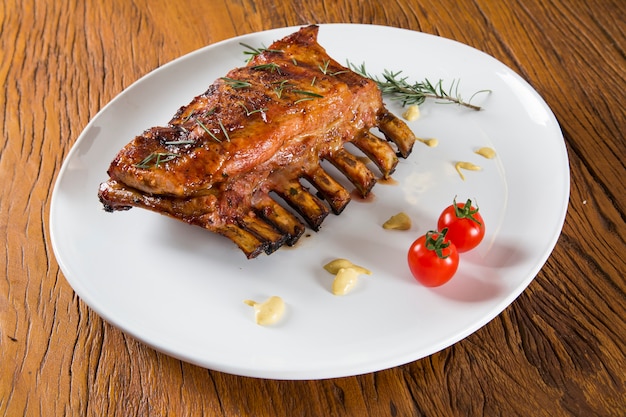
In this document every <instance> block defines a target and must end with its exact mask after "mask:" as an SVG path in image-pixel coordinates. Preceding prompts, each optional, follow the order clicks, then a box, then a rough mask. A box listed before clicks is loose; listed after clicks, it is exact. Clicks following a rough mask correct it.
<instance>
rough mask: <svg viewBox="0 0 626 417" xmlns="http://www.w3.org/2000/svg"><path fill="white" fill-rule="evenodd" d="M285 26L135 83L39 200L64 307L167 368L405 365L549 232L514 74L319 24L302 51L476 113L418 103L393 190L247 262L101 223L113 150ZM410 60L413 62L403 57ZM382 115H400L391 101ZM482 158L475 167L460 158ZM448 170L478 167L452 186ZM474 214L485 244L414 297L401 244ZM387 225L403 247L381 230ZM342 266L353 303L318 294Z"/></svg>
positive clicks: (477, 323)
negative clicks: (402, 79) (424, 83)
mask: <svg viewBox="0 0 626 417" xmlns="http://www.w3.org/2000/svg"><path fill="white" fill-rule="evenodd" d="M297 29H298V28H295V27H294V28H283V29H275V30H270V31H265V32H260V33H255V34H250V35H245V36H241V37H238V38H234V39H230V40H226V41H223V42H219V43H217V44H214V45H211V46H208V47H206V48H203V49H200V50H198V51H196V52H193V53H191V54H188V55H185V56H183V57H181V58H179V59H177V60H175V61H173V62H171V63H169V64H167V65H164V66H162V67H161V68H158V69H157V70H155V71H153V72H151V73H150V74H148V75H146V76H145V77H143V78H141V79H140V80H139V81H137V82H136V83H134V84H133V85H131V86H130V87H129V88H128V89H126V90H125V91H124V92H122V93H121V94H120V95H119V96H118V97H116V98H115V99H114V100H112V101H111V102H110V103H109V104H108V105H107V106H105V107H104V108H103V109H102V110H101V111H100V112H99V113H98V114H97V115H96V116H95V117H94V118H93V120H92V121H91V122H90V123H89V124H88V125H87V127H86V128H85V130H84V131H83V133H82V134H81V135H80V137H79V138H78V140H77V141H76V143H75V145H74V147H73V148H72V150H71V151H70V153H69V154H68V156H67V158H66V160H65V162H64V164H63V166H62V168H61V171H60V173H59V176H58V179H57V183H56V186H55V189H54V192H53V196H52V204H51V211H50V229H51V238H52V244H53V248H54V252H55V254H56V257H57V260H58V262H59V265H60V267H61V270H62V271H63V273H64V275H65V277H66V278H67V280H68V281H69V283H70V284H71V286H72V287H73V289H74V290H75V291H76V293H77V294H78V296H79V297H80V298H81V299H82V300H83V301H84V302H85V303H87V304H88V305H89V306H90V307H91V308H92V309H93V310H94V311H96V312H97V313H98V314H99V315H101V316H102V317H103V318H104V319H105V320H107V321H108V322H110V323H112V324H113V325H115V326H117V327H119V328H120V329H122V330H123V331H125V332H127V333H128V334H130V335H132V336H133V337H135V338H137V339H139V340H141V341H143V342H144V343H146V344H148V345H150V346H152V347H154V348H155V349H157V350H159V351H162V352H165V353H167V354H169V355H172V356H174V357H177V358H180V359H182V360H185V361H188V362H191V363H194V364H197V365H200V366H203V367H206V368H209V369H214V370H219V371H224V372H228V373H232V374H238V375H245V376H253V377H262V378H275V379H319V378H330V377H341V376H348V375H356V374H362V373H367V372H372V371H377V370H381V369H385V368H389V367H393V366H397V365H401V364H405V363H408V362H411V361H414V360H417V359H420V358H423V357H425V356H427V355H430V354H432V353H434V352H437V351H439V350H441V349H444V348H446V347H447V346H450V345H451V344H453V343H455V342H457V341H459V340H461V339H463V338H464V337H466V336H468V335H469V334H471V333H472V332H474V331H476V330H477V329H478V328H480V327H481V326H483V325H485V324H486V323H487V322H489V321H490V320H491V319H493V318H494V317H495V316H496V315H498V314H499V313H500V312H502V310H503V309H504V308H506V307H507V306H508V305H509V304H510V303H511V302H512V301H513V300H515V298H516V297H517V296H518V295H519V294H520V293H521V292H522V291H523V290H524V289H525V288H526V287H527V286H528V284H529V283H530V282H531V281H532V280H533V278H534V277H535V276H536V274H537V273H538V271H539V270H540V269H541V267H542V266H543V264H544V263H545V261H546V259H547V258H548V256H549V254H550V253H551V251H552V249H553V248H554V245H555V244H556V241H557V239H558V236H559V234H560V231H561V228H562V225H563V221H564V217H565V213H566V208H567V202H568V196H569V165H568V159H567V153H566V148H565V145H564V141H563V137H562V135H561V131H560V128H559V125H558V123H557V121H556V120H555V117H554V115H553V114H552V112H551V110H550V109H549V108H548V106H547V105H546V104H545V102H544V101H543V100H542V99H541V97H540V96H539V95H538V94H537V93H536V92H535V91H534V90H533V89H532V88H531V87H530V86H529V85H528V84H527V83H526V82H525V81H524V80H523V79H522V78H520V77H519V76H518V75H517V74H516V73H514V72H513V71H512V70H511V69H509V68H507V67H506V66H505V65H503V64H502V63H500V62H499V61H497V60H495V59H494V58H492V57H490V56H488V55H486V54H484V53H482V52H480V51H477V50H475V49H473V48H471V47H468V46H466V45H463V44H460V43H457V42H455V41H451V40H448V39H444V38H440V37H436V36H432V35H427V34H423V33H418V32H413V31H408V30H402V29H397V28H392V27H383V26H371V25H351V24H328V25H321V26H320V30H319V42H320V44H321V45H322V46H324V47H325V48H326V49H327V51H328V53H329V55H330V56H332V57H333V58H335V59H336V60H337V61H339V62H347V61H349V62H351V63H354V64H356V65H360V64H365V66H366V68H367V70H368V72H369V73H370V74H373V75H378V74H381V73H382V72H383V71H384V70H385V69H387V70H391V71H402V75H403V76H406V77H408V79H409V81H419V80H422V79H424V78H428V79H430V80H431V81H433V82H436V81H438V80H439V79H443V80H444V86H449V85H450V84H451V83H453V82H454V83H456V84H455V88H454V90H455V91H458V92H459V93H460V94H461V95H462V96H463V97H465V98H469V97H470V96H471V95H472V94H473V93H474V92H476V91H478V90H484V89H488V90H491V93H490V94H479V95H477V96H475V97H474V98H473V99H472V100H473V101H472V102H473V103H474V104H477V105H480V106H483V108H484V109H483V110H482V111H478V112H477V111H473V110H468V109H465V108H462V107H459V106H456V105H446V104H440V103H436V102H428V103H426V104H424V105H423V106H422V107H421V117H420V118H419V119H418V120H416V121H413V122H410V123H409V125H410V127H411V128H412V129H413V130H414V132H415V133H416V134H417V135H418V136H420V137H429V138H430V137H434V138H436V139H438V140H439V146H437V147H434V148H429V147H427V146H425V145H422V144H421V143H417V144H416V145H415V148H414V151H413V154H412V155H411V156H410V157H409V158H408V159H407V160H402V161H401V162H400V164H399V166H398V168H397V170H396V173H395V174H394V177H393V178H394V180H395V181H394V182H393V184H390V183H380V184H377V185H376V186H375V187H374V190H373V198H372V199H370V200H369V201H366V202H365V201H356V200H353V201H352V202H351V203H350V204H349V205H348V207H347V208H346V210H345V211H344V212H343V213H342V214H341V215H340V216H334V215H330V216H329V217H328V218H327V219H326V220H325V222H324V224H323V225H322V228H321V230H320V231H319V232H317V233H315V232H312V231H309V233H307V234H306V236H304V237H303V238H302V239H301V240H300V242H299V243H298V244H297V245H296V246H295V247H294V248H285V249H281V250H279V251H277V252H275V253H274V254H272V255H271V256H266V255H261V256H260V257H259V258H257V259H253V260H247V259H246V258H245V257H244V256H243V254H242V253H241V252H240V251H239V249H238V248H236V247H235V246H234V245H233V244H232V243H231V242H230V241H229V240H227V239H225V238H223V237H221V236H218V235H214V234H212V233H210V232H207V231H206V230H203V229H201V228H199V227H194V226H189V225H187V224H184V223H182V222H179V221H176V220H172V219H170V218H167V217H165V216H161V215H159V214H156V213H152V212H149V211H146V210H142V209H136V208H135V209H132V210H130V211H128V212H116V213H106V212H105V211H104V210H103V209H102V205H101V204H100V202H99V201H98V198H97V190H98V186H99V184H100V183H101V182H103V181H105V180H106V179H107V175H106V170H107V168H108V165H109V163H110V161H111V160H112V159H113V157H114V156H115V154H116V153H117V151H118V150H119V149H120V148H122V147H123V146H124V145H125V144H126V143H127V142H129V141H130V140H131V139H132V138H133V137H134V136H135V135H137V134H140V133H141V132H142V131H143V130H144V129H146V128H148V127H151V126H153V125H163V124H165V123H167V121H168V120H169V119H170V118H171V116H172V115H173V114H174V113H175V112H176V110H177V109H178V108H179V107H180V106H182V105H185V104H187V103H188V102H189V101H191V99H192V98H193V97H194V96H196V95H198V94H200V93H202V92H204V91H205V90H206V88H207V87H208V86H209V85H210V84H211V83H212V82H213V81H214V80H215V79H217V78H219V77H220V76H223V75H225V74H226V73H227V72H228V70H230V69H231V68H233V67H237V66H243V65H245V59H246V56H245V55H244V54H243V52H244V50H245V48H244V47H243V46H242V45H241V44H240V43H242V42H243V43H245V44H247V45H251V46H255V47H266V46H269V45H270V44H271V43H272V42H273V41H274V40H277V39H280V38H282V37H283V36H285V35H287V34H289V33H292V32H294V31H296V30H297ZM421 57H428V59H421ZM387 103H388V108H389V109H390V110H391V111H393V112H394V113H396V114H398V115H400V114H401V113H402V111H403V109H402V107H401V106H400V105H399V103H397V102H392V101H389V100H387ZM485 146H486V147H490V148H493V149H494V150H495V151H496V153H497V156H496V157H495V158H494V159H485V158H483V157H481V156H479V155H477V154H476V153H474V151H475V150H476V149H478V148H480V147H485ZM458 161H467V162H472V163H474V164H476V165H478V166H480V167H481V168H482V169H481V170H480V171H466V172H465V180H462V179H461V177H460V176H459V173H458V172H457V171H456V170H455V167H454V165H455V163H456V162H458ZM455 196H456V198H457V200H458V201H461V202H464V201H465V200H466V199H468V198H471V199H472V201H475V202H477V203H478V205H479V206H480V210H481V212H482V214H483V217H484V219H485V223H486V225H487V234H486V237H485V239H484V241H483V242H482V243H481V245H480V246H479V247H478V248H476V249H475V250H473V251H471V252H468V253H464V254H462V255H461V264H460V267H459V270H458V272H457V274H456V275H455V277H454V278H453V279H452V281H450V282H449V283H447V284H445V285H443V286H441V287H438V288H435V289H432V288H426V287H424V286H422V285H420V284H419V283H417V282H416V281H415V280H414V279H413V278H412V276H411V273H410V272H409V269H408V266H407V261H406V253H407V249H408V248H409V246H410V244H411V242H412V241H413V240H414V239H416V238H417V237H418V236H419V235H420V234H423V233H425V232H426V231H427V230H429V229H432V228H434V227H435V226H436V220H437V217H438V215H439V213H440V211H441V210H442V209H443V208H444V207H446V206H447V205H449V204H451V203H452V200H453V198H455ZM401 211H404V212H405V213H407V214H408V215H409V216H410V217H411V218H412V221H413V226H412V228H411V229H410V230H409V231H389V230H384V229H383V228H382V227H381V225H382V223H383V222H384V221H385V220H387V218H389V217H390V216H392V215H394V214H396V213H398V212H401ZM336 257H342V258H348V259H349V260H351V261H352V262H354V263H356V264H359V265H362V266H364V267H366V268H369V269H370V270H371V271H372V275H371V276H364V277H361V279H360V280H359V282H358V285H357V287H356V288H355V290H354V291H353V292H351V293H349V294H348V295H345V296H334V295H333V294H332V293H331V291H330V288H331V284H332V280H333V277H332V276H331V275H330V274H329V273H327V272H326V271H325V270H324V269H323V268H322V267H323V265H324V264H325V263H327V262H328V261H330V260H332V259H334V258H336ZM272 295H278V296H280V297H282V298H283V299H284V301H285V303H286V305H287V311H286V314H285V316H284V317H283V319H282V320H281V321H280V322H279V323H278V324H276V325H274V326H270V327H262V326H259V325H257V324H256V323H255V321H254V313H253V309H252V308H251V307H249V306H248V305H246V304H244V302H243V300H245V299H253V300H257V301H262V300H264V299H266V298H268V297H270V296H272Z"/></svg>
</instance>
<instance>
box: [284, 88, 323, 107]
mask: <svg viewBox="0 0 626 417" xmlns="http://www.w3.org/2000/svg"><path fill="white" fill-rule="evenodd" d="M291 91H292V92H293V93H296V94H303V95H305V96H307V97H303V98H301V99H298V100H296V101H294V102H293V103H294V104H298V103H300V102H303V101H309V100H315V99H316V98H323V97H324V96H323V95H321V94H317V93H314V92H312V91H306V90H291Z"/></svg>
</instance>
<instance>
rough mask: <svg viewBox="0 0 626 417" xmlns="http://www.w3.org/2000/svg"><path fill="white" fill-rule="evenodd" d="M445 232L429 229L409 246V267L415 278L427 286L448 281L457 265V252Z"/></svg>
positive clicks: (435, 285)
mask: <svg viewBox="0 0 626 417" xmlns="http://www.w3.org/2000/svg"><path fill="white" fill-rule="evenodd" d="M446 233H447V230H446V229H444V230H442V231H441V232H436V231H432V230H431V231H429V232H428V233H426V234H425V235H423V236H421V237H419V238H418V239H417V240H416V241H415V242H413V244H412V245H411V247H410V248H409V253H408V262H409V269H410V270H411V273H412V274H413V276H414V277H415V279H416V280H418V281H419V282H421V283H422V284H423V285H425V286H427V287H437V286H439V285H442V284H445V283H446V282H448V281H450V279H451V278H452V276H453V275H454V274H455V273H456V270H457V269H458V267H459V253H458V252H457V250H456V247H455V246H454V243H452V242H450V241H449V240H448V239H447V237H446Z"/></svg>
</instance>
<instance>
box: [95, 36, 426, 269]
mask: <svg viewBox="0 0 626 417" xmlns="http://www.w3.org/2000/svg"><path fill="white" fill-rule="evenodd" d="M318 29H319V27H318V26H315V25H312V26H307V27H303V28H301V29H300V30H299V31H297V32H295V33H293V34H291V35H289V36H287V37H285V38H284V39H281V40H278V41H276V42H274V43H273V44H272V45H270V46H269V47H268V48H264V49H262V50H260V51H259V53H258V54H253V56H252V58H251V59H250V60H249V61H248V63H247V64H246V65H245V66H243V67H241V68H236V69H233V70H231V71H230V72H229V73H228V74H227V75H226V76H224V77H221V78H219V79H218V80H216V81H215V82H214V83H213V84H212V85H211V86H209V88H208V89H207V90H206V92H204V93H203V94H201V95H199V96H197V97H195V98H194V99H193V100H192V101H191V103H189V104H188V105H187V106H184V107H181V108H180V109H179V110H178V111H177V112H176V114H175V115H174V117H173V118H172V119H171V120H170V121H169V123H168V124H167V126H159V127H152V128H150V129H148V130H146V131H145V132H143V133H142V134H141V135H139V136H137V137H135V138H134V139H133V140H132V141H131V142H130V143H128V144H127V145H126V146H125V147H123V148H122V149H121V150H120V151H119V153H118V154H117V156H115V158H114V160H113V161H112V162H111V164H110V167H109V169H108V171H107V173H108V175H109V177H110V178H109V179H108V180H107V181H106V182H103V183H102V184H101V185H100V187H99V191H98V196H99V198H100V201H101V202H102V204H103V205H104V209H105V210H106V211H109V212H112V211H116V210H128V209H130V208H131V207H141V208H144V209H148V210H152V211H155V212H158V213H161V214H164V215H167V216H170V217H173V218H176V219H179V220H181V221H183V222H186V223H189V224H192V225H197V226H201V227H203V228H205V229H208V230H210V231H212V232H215V233H218V234H220V235H223V236H225V237H227V238H228V239H230V240H231V241H233V242H234V243H235V244H236V245H237V246H238V247H239V248H240V249H241V250H242V251H243V253H244V254H245V255H246V257H248V258H254V257H256V256H258V255H259V254H261V253H263V252H265V253H267V254H271V253H272V252H274V251H275V250H277V249H278V248H280V247H281V246H283V245H285V244H286V245H293V244H295V243H296V242H297V241H298V239H299V238H300V237H301V235H302V234H303V232H304V231H305V228H306V227H305V224H308V226H309V227H310V228H311V229H313V230H315V231H318V229H319V228H320V225H321V224H322V222H323V220H324V219H325V217H326V216H327V215H328V214H329V213H330V212H331V211H332V212H333V213H334V214H340V213H341V212H342V211H343V209H344V208H345V207H346V205H347V204H348V203H349V202H350V197H351V192H350V191H348V190H347V189H346V186H344V185H342V184H340V182H339V181H338V180H337V179H336V178H334V177H333V176H331V174H329V173H328V172H327V171H328V170H329V169H328V168H327V169H326V170H325V169H324V168H323V163H322V161H327V162H325V163H324V164H328V163H330V164H332V165H333V166H334V167H336V168H337V170H338V172H340V173H341V174H343V175H345V177H346V178H347V179H348V180H349V181H346V182H344V183H345V184H353V186H354V189H355V190H354V191H355V192H357V193H358V194H359V195H360V196H363V197H366V196H367V195H368V194H369V193H370V191H371V189H372V187H373V186H374V185H375V184H376V180H377V178H376V175H375V174H374V172H372V170H371V169H370V168H369V167H368V166H367V165H366V163H365V162H368V161H367V160H366V161H365V162H364V158H363V157H358V156H356V155H355V154H356V152H350V151H349V147H348V148H346V146H345V145H346V144H347V143H352V144H353V145H354V146H356V148H357V149H359V150H360V151H361V152H362V153H363V154H364V155H366V156H367V158H369V160H371V161H372V162H373V165H374V166H375V167H376V168H375V169H376V170H378V171H379V172H380V175H381V176H382V177H383V178H386V177H388V176H389V175H391V174H392V173H393V171H394V170H395V168H396V164H397V163H398V157H403V158H406V157H407V156H408V155H409V154H410V152H411V149H412V147H413V143H414V141H415V140H416V139H415V136H414V135H413V133H412V132H411V131H410V129H409V128H408V127H407V126H406V124H405V123H404V122H402V121H401V120H400V119H398V118H396V117H395V116H394V115H392V114H391V113H390V112H389V111H387V109H386V108H385V106H384V104H383V101H382V95H381V92H380V90H379V89H378V87H377V85H376V83H375V82H374V81H372V80H370V79H368V78H365V77H362V76H361V75H359V74H357V73H355V72H353V71H351V70H350V69H349V68H346V67H344V66H342V65H340V64H339V63H338V62H336V61H335V60H333V59H332V58H331V57H329V56H328V54H327V53H326V51H325V49H324V48H323V47H322V46H320V45H319V44H318V43H317V34H318ZM374 129H377V130H378V131H379V132H382V135H376V134H375V133H374ZM381 136H382V137H381ZM335 175H336V174H335ZM307 183H308V185H306V184H307ZM310 185H312V187H310ZM312 188H314V190H313V189H312Z"/></svg>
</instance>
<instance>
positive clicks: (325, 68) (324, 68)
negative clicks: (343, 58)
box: [318, 60, 330, 75]
mask: <svg viewBox="0 0 626 417" xmlns="http://www.w3.org/2000/svg"><path fill="white" fill-rule="evenodd" d="M329 64H330V61H329V60H326V61H324V65H318V67H319V69H320V71H322V74H324V75H326V73H327V72H328V65H329Z"/></svg>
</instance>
